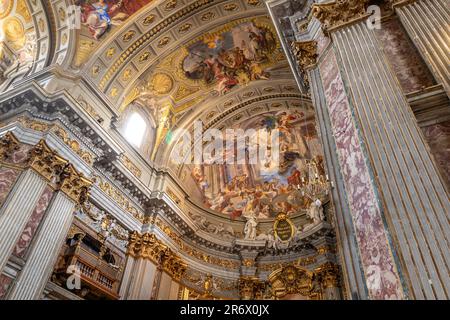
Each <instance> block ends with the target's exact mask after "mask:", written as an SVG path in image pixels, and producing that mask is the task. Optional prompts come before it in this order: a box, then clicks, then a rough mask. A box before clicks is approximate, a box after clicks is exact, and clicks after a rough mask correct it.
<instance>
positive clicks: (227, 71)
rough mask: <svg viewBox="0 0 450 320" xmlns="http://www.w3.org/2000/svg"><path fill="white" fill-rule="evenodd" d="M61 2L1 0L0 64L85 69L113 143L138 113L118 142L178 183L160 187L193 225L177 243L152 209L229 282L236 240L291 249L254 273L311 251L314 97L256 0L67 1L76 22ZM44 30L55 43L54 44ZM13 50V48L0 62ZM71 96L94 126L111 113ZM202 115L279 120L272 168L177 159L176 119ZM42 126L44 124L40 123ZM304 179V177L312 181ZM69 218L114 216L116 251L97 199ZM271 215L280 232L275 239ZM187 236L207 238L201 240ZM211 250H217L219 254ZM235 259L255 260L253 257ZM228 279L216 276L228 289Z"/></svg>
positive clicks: (217, 124) (258, 125) (238, 124)
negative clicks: (142, 127)
mask: <svg viewBox="0 0 450 320" xmlns="http://www.w3.org/2000/svg"><path fill="white" fill-rule="evenodd" d="M70 4H71V1H69V0H55V1H50V3H49V6H51V7H52V9H53V12H55V13H56V14H55V16H54V17H53V18H54V21H53V22H49V21H47V20H46V19H44V17H43V16H42V19H41V18H40V17H41V15H42V14H43V11H44V8H43V7H42V4H41V2H40V1H33V0H31V1H29V2H27V1H25V0H19V1H11V0H10V1H8V0H3V1H0V8H1V9H2V10H0V12H1V13H0V21H1V24H0V28H1V29H2V30H3V33H2V35H3V38H2V39H1V41H0V45H1V46H2V47H1V50H0V54H1V55H2V56H1V57H2V63H4V64H9V65H8V66H7V67H8V68H9V69H8V70H12V71H11V72H16V71H17V69H14V68H16V67H17V66H19V69H20V68H23V69H24V70H25V71H24V72H26V70H29V69H30V68H33V69H34V70H35V71H39V70H40V69H42V68H43V67H44V66H45V65H46V64H49V62H50V61H52V62H54V63H56V64H59V65H60V66H61V67H62V69H64V68H66V69H68V70H69V71H70V72H71V73H72V74H73V75H75V76H79V77H80V78H83V81H85V82H86V83H87V84H88V85H89V86H90V87H91V88H92V90H93V91H96V92H97V93H98V95H99V96H100V97H101V99H102V101H104V102H105V105H107V106H108V112H109V113H110V114H111V119H112V120H111V123H112V122H114V121H116V122H115V124H114V126H115V128H116V129H117V131H118V132H119V133H121V134H122V135H123V137H122V140H121V141H124V142H125V141H126V137H125V133H124V128H125V127H126V124H127V121H128V120H129V118H130V116H132V115H133V114H134V113H138V114H139V115H141V116H143V118H144V121H145V123H146V125H147V130H146V131H145V137H144V138H143V144H142V145H141V146H139V147H138V146H133V145H132V143H130V144H128V145H127V147H125V148H124V150H133V152H137V153H139V154H140V157H141V159H143V160H144V161H145V162H146V165H149V166H155V168H157V169H161V170H165V171H167V172H168V173H169V174H170V176H171V179H172V180H173V181H174V182H171V183H170V184H169V185H170V187H166V190H165V193H166V194H167V195H168V196H169V197H170V198H171V199H172V200H173V201H174V202H175V203H176V204H177V205H178V206H179V207H180V208H181V209H182V211H184V214H185V215H186V216H187V217H188V218H189V219H191V221H192V224H191V225H190V227H189V228H192V225H194V226H195V229H196V230H197V231H196V233H198V235H196V238H193V239H194V240H192V239H186V237H185V239H184V240H183V241H186V243H187V242H189V241H191V240H192V242H190V244H186V243H185V242H183V241H181V240H180V237H181V236H180V234H183V233H185V232H186V230H187V228H188V227H187V226H186V230H181V231H180V230H177V231H176V232H174V231H171V229H169V228H168V227H167V226H166V225H165V223H167V222H164V221H162V220H158V221H157V222H156V223H157V224H158V223H160V226H159V227H160V229H161V230H163V231H164V232H165V234H166V236H168V237H169V238H170V239H172V241H174V242H175V243H176V244H177V245H179V246H180V247H181V248H182V250H184V251H185V252H186V254H187V255H189V256H190V257H191V258H193V259H197V260H199V261H201V262H207V263H208V264H209V265H212V266H213V267H214V268H218V269H222V271H223V270H226V269H230V273H231V274H230V275H229V278H228V279H225V278H224V279H225V280H223V281H225V282H227V281H234V280H235V278H236V277H237V274H238V273H237V272H238V269H239V262H238V260H236V252H235V251H233V250H234V249H232V246H233V244H234V241H236V240H237V239H241V240H242V239H245V240H255V241H259V242H258V245H259V246H260V247H261V246H262V247H263V246H264V243H265V241H269V240H270V241H271V247H270V248H268V249H267V250H268V251H267V252H271V253H274V254H275V253H281V254H286V253H287V251H286V250H287V249H288V248H291V249H292V250H293V253H292V255H290V256H289V257H288V256H287V255H285V256H283V257H281V258H274V257H269V256H267V257H262V258H261V261H265V262H266V266H265V269H264V268H262V269H263V270H262V271H261V272H262V274H264V275H265V276H266V277H267V276H268V275H269V274H270V273H271V272H272V271H273V270H274V268H278V267H280V266H281V265H282V264H283V265H287V264H289V263H290V262H292V261H293V260H296V261H297V262H299V261H303V260H302V259H303V258H304V257H305V256H308V255H311V254H313V255H317V250H316V249H314V248H311V246H310V245H309V244H308V241H310V240H315V239H317V237H316V238H315V237H314V236H313V233H315V232H316V231H318V230H319V229H321V228H322V225H321V226H317V225H318V224H320V223H321V222H324V221H323V220H324V219H325V218H324V216H323V215H324V212H322V211H320V210H319V208H321V204H324V205H327V207H329V199H328V193H327V192H328V191H327V188H328V177H326V175H325V171H324V163H323V161H324V160H323V151H322V147H321V144H320V138H319V136H318V132H317V128H316V121H315V112H314V108H313V106H312V102H311V98H310V97H309V96H308V95H305V94H303V93H301V92H300V90H299V89H298V85H297V83H296V79H295V78H294V75H293V73H292V71H291V69H290V67H289V64H288V61H287V59H286V56H285V54H284V52H283V49H282V44H281V43H280V39H279V37H278V35H277V30H276V28H275V26H274V25H273V23H272V20H271V18H270V17H269V15H268V11H267V9H266V7H265V4H264V2H263V1H262V0H229V1H219V0H197V1H191V0H167V1H155V0H153V1H152V0H137V1H131V0H128V1H127V0H100V1H96V0H76V1H75V2H74V4H75V5H76V6H79V7H78V8H80V13H81V16H80V21H79V23H80V25H79V27H77V28H70V25H69V24H68V23H67V17H68V16H69V17H70V14H71V13H70V12H69V10H65V9H64V8H67V7H68V5H70ZM52 23H53V24H56V25H57V26H58V31H57V32H56V33H54V34H53V35H51V34H50V32H49V29H48V28H49V26H52ZM52 37H53V38H55V39H54V42H55V43H54V45H53V47H52V48H50V46H49V43H50V39H53V38H52ZM51 49H52V50H53V51H51ZM14 56H17V57H19V59H18V60H17V59H16V60H13V59H11V61H10V60H8V57H14ZM3 69H5V68H3ZM6 69H7V68H6ZM3 76H5V77H7V76H8V74H7V73H5V74H4V75H3ZM75 76H74V77H75ZM77 95H78V99H79V100H78V102H79V104H80V105H81V106H82V107H83V108H84V109H85V110H86V111H87V112H88V113H89V114H90V115H91V116H93V117H94V118H95V119H97V121H98V122H99V124H100V125H102V126H106V124H109V123H110V119H106V120H107V121H106V122H105V123H102V121H103V119H101V117H100V116H99V114H98V113H97V110H94V109H95V107H92V105H91V104H89V103H87V102H86V101H88V99H81V98H80V97H81V94H79V93H78V92H77V93H76V94H75V95H74V97H77ZM106 113H107V112H106ZM103 114H105V113H103ZM98 119H101V121H99V120H98ZM198 120H200V121H201V123H202V124H203V128H204V129H210V128H214V129H217V130H219V131H220V132H223V133H225V130H226V129H235V130H238V129H239V130H244V131H245V130H248V129H254V130H256V131H257V132H259V131H264V132H268V133H270V132H271V131H274V130H278V131H279V132H280V157H281V162H280V165H279V166H275V165H274V163H271V162H267V163H264V164H244V165H241V164H213V165H206V164H200V165H197V164H189V163H187V164H178V163H175V162H173V161H172V156H173V153H174V149H175V148H176V146H177V145H178V144H179V143H180V141H181V137H180V136H178V135H177V134H176V132H177V129H180V128H182V129H183V128H184V129H187V130H188V131H192V130H193V127H194V123H195V122H196V121H198ZM23 122H24V123H26V120H23ZM45 126H46V124H45V123H42V124H41V128H45ZM111 127H113V126H111ZM50 128H52V127H51V126H50ZM52 130H53V129H52ZM108 130H110V128H108ZM55 133H56V134H57V135H59V136H61V137H64V141H65V142H67V144H68V145H69V146H71V148H72V149H74V148H75V147H73V145H74V144H77V142H76V141H75V139H73V140H71V139H70V138H69V137H68V135H67V133H65V132H64V130H60V129H55ZM115 133H117V132H115ZM115 133H113V134H112V135H114V134H115ZM237 139H238V138H237V137H236V141H237ZM76 148H77V150H78V153H79V154H83V158H84V159H85V161H87V163H88V164H89V165H92V164H94V163H96V160H95V159H94V157H92V156H90V155H89V152H84V150H83V149H81V147H80V146H79V145H78V146H77V147H76ZM86 154H87V155H88V156H86ZM224 155H225V154H224ZM136 158H137V157H134V159H136ZM86 159H87V160H86ZM120 161H121V162H122V163H124V164H125V166H126V167H127V168H128V169H129V170H130V171H131V172H132V174H133V178H137V179H139V178H141V177H142V176H146V175H147V174H148V173H145V172H142V169H141V168H137V167H136V165H134V164H133V162H132V161H131V160H130V159H129V158H128V156H127V155H125V154H123V155H121V158H120ZM310 182H314V185H312V186H311V188H308V185H309V183H310ZM96 185H97V186H98V187H99V189H100V190H102V191H103V192H105V193H106V194H108V195H109V196H110V197H111V198H114V200H115V201H116V202H118V203H119V204H120V205H121V206H122V207H123V208H125V209H126V210H127V211H128V212H130V213H131V214H132V215H133V216H134V217H135V218H137V219H138V220H139V221H140V222H144V219H145V218H144V214H143V213H142V212H143V210H142V208H140V204H139V202H138V201H136V202H133V201H128V200H124V199H125V197H124V196H123V195H122V194H120V191H119V190H118V189H117V188H115V187H114V186H113V184H112V183H110V182H108V180H107V179H104V178H102V177H97V178H96ZM314 188H319V189H320V190H315V189H314ZM173 190H176V191H173ZM308 192H311V193H310V194H309V193H308ZM180 199H181V200H180ZM315 201H319V203H320V205H317V204H315V203H316V202H315ZM92 208H95V206H94V205H93V206H92ZM194 209H195V210H194ZM88 211H89V210H88ZM313 211H314V212H313ZM280 213H283V214H284V215H282V216H280ZM77 217H78V218H79V219H80V220H81V221H84V222H85V223H86V224H90V225H94V226H95V228H94V230H96V231H98V230H103V229H102V228H104V229H105V228H106V229H108V228H109V227H110V225H114V230H115V231H114V232H115V233H114V234H115V235H116V236H117V237H116V238H117V239H119V240H117V243H115V246H117V247H120V248H121V249H123V250H125V249H124V248H125V242H126V238H127V237H128V231H127V230H126V229H127V228H125V227H123V226H121V222H120V221H116V220H113V219H112V218H108V219H107V223H106V222H105V219H104V217H103V216H102V215H101V214H98V213H96V211H95V210H93V209H92V210H90V211H89V213H83V212H79V213H77ZM252 219H256V220H258V223H260V224H259V226H258V234H256V226H253V229H254V234H252V235H251V236H250V238H248V236H247V235H246V233H247V232H246V229H245V228H246V227H245V226H246V225H247V224H249V220H250V224H251V223H253V222H252V221H253V220H252ZM102 223H103V224H104V226H102ZM255 223H256V222H255ZM274 223H277V224H278V225H279V226H280V228H281V229H282V228H284V229H285V230H286V229H287V230H288V232H287V236H286V238H285V239H281V240H282V241H280V242H278V243H275V242H276V241H275V238H274V237H275V235H274V228H273V226H274ZM281 225H283V227H281ZM326 225H327V226H326V227H325V229H326V230H322V231H323V232H322V233H320V232H319V233H320V236H331V237H333V232H332V227H331V226H330V225H329V224H328V223H326ZM316 227H317V228H316ZM117 230H118V231H117ZM98 232H100V231H98ZM275 232H276V231H275ZM300 233H301V234H300ZM187 238H189V237H187ZM204 239H207V240H204ZM297 240H298V243H296V241H297ZM196 241H197V242H196ZM205 243H210V244H212V245H210V247H209V248H208V250H210V251H209V253H208V251H207V250H206V251H204V252H203V251H202V250H204V249H205V247H208V246H207V245H205ZM196 245H198V246H200V247H201V246H203V247H201V248H202V250H197V247H196ZM217 248H219V249H220V250H221V251H222V252H220V253H218V252H217V251H215V250H216V249H217ZM243 259H244V260H246V261H247V262H246V263H249V266H251V263H254V261H253V260H254V259H256V258H255V257H252V258H243ZM252 259H253V260H252ZM252 261H253V262H252ZM308 261H309V260H308ZM308 263H309V262H308ZM189 272H193V274H195V276H194V275H193V276H192V279H191V280H192V281H190V285H191V286H192V287H195V286H196V284H197V287H198V291H201V290H202V288H201V287H202V285H203V283H204V281H205V275H204V274H200V273H198V272H197V274H196V271H195V270H189ZM230 279H233V280H230ZM186 281H188V280H186ZM215 281H219V279H218V278H217V279H216V280H215ZM225 282H224V284H223V286H224V287H227V286H228V285H229V284H228V283H225ZM235 289H236V288H233V290H235ZM233 292H234V291H233Z"/></svg>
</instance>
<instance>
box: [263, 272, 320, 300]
mask: <svg viewBox="0 0 450 320" xmlns="http://www.w3.org/2000/svg"><path fill="white" fill-rule="evenodd" d="M268 281H269V284H270V288H271V291H272V296H273V297H274V298H282V297H284V296H286V295H288V294H293V295H301V296H304V297H307V298H308V299H320V298H321V292H320V286H319V283H318V282H317V277H316V275H315V274H314V272H312V271H308V270H306V269H303V268H300V267H299V266H295V265H287V266H285V267H282V268H279V269H277V270H275V271H274V272H272V273H271V274H270V275H269V277H268Z"/></svg>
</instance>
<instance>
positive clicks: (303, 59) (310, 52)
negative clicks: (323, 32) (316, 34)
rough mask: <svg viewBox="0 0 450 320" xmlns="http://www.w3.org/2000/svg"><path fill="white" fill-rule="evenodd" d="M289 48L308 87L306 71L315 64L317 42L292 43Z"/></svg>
mask: <svg viewBox="0 0 450 320" xmlns="http://www.w3.org/2000/svg"><path fill="white" fill-rule="evenodd" d="M291 47H292V52H293V54H294V56H295V58H296V60H297V63H298V65H299V67H300V71H301V73H302V75H303V79H304V81H305V84H306V86H308V87H309V78H308V70H309V69H310V68H312V67H314V66H315V64H316V63H317V42H316V41H314V40H311V41H293V42H292V44H291Z"/></svg>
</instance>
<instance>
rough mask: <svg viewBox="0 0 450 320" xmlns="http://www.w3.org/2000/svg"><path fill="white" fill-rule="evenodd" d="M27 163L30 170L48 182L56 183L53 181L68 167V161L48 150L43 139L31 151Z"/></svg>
mask: <svg viewBox="0 0 450 320" xmlns="http://www.w3.org/2000/svg"><path fill="white" fill-rule="evenodd" d="M28 161H29V162H28V163H29V166H30V167H31V168H33V169H34V170H35V171H36V172H37V173H39V174H40V175H41V176H43V177H44V178H45V179H47V180H48V181H50V182H57V181H55V179H57V178H59V176H60V175H61V173H63V170H64V168H65V167H66V166H67V165H68V161H67V160H65V159H63V158H62V157H60V156H59V155H58V154H57V153H56V152H55V151H53V150H52V149H50V147H49V146H48V145H47V143H45V140H43V139H42V140H40V141H39V142H38V144H37V145H35V146H34V148H33V149H31V151H30V155H29V160H28Z"/></svg>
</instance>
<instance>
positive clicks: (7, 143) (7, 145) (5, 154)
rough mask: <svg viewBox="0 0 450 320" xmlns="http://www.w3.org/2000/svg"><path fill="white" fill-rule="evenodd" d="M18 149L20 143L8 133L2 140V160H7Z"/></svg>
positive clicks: (0, 150) (0, 158)
mask: <svg viewBox="0 0 450 320" xmlns="http://www.w3.org/2000/svg"><path fill="white" fill-rule="evenodd" d="M18 149H19V141H18V140H17V138H16V137H15V136H14V135H13V134H12V133H11V132H7V133H6V134H5V135H4V136H3V137H2V138H1V139H0V160H7V159H8V158H9V157H10V156H11V155H12V154H13V153H14V151H17V150H18Z"/></svg>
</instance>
